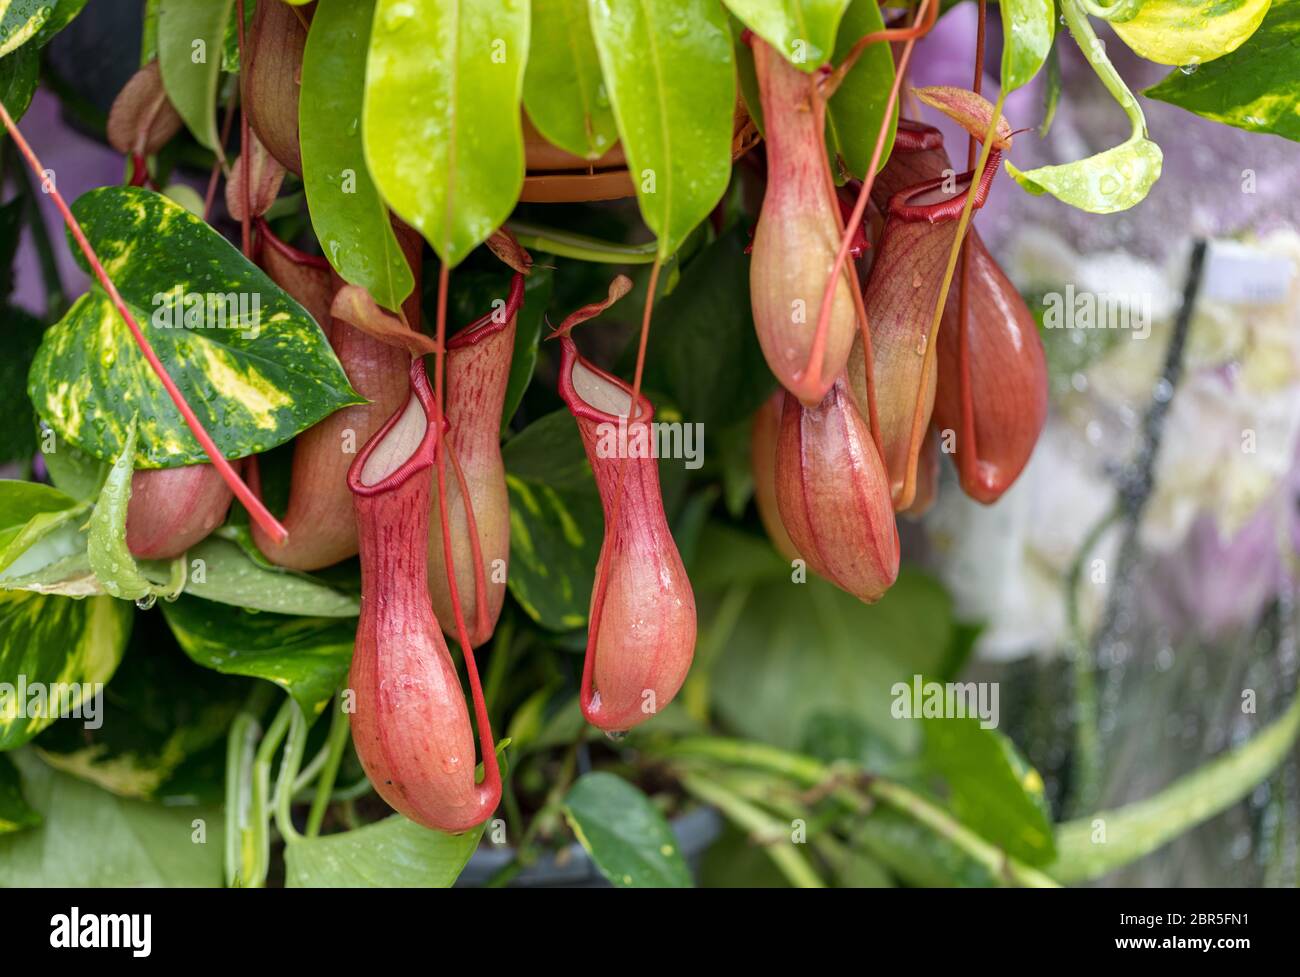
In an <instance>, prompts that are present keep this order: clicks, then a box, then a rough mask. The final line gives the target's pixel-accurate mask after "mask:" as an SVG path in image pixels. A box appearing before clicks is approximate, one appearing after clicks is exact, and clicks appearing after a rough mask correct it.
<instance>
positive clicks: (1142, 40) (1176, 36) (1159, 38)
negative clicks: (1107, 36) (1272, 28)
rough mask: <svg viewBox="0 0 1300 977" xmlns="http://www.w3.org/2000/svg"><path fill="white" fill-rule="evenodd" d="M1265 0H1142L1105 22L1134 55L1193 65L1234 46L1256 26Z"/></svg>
mask: <svg viewBox="0 0 1300 977" xmlns="http://www.w3.org/2000/svg"><path fill="white" fill-rule="evenodd" d="M1270 2H1271V0H1145V2H1144V3H1143V4H1142V6H1141V8H1140V9H1139V10H1138V12H1137V14H1136V16H1134V17H1133V18H1132V19H1131V20H1114V21H1112V22H1111V27H1113V28H1114V29H1115V33H1116V34H1118V35H1119V36H1120V39H1121V40H1123V42H1124V43H1125V44H1127V45H1128V46H1129V47H1130V48H1132V49H1133V52H1134V53H1135V54H1139V55H1141V56H1142V57H1144V58H1146V59H1147V60H1148V61H1154V62H1156V63H1157V64H1172V65H1195V64H1200V63H1202V62H1206V61H1213V60H1214V59H1215V58H1221V57H1223V56H1224V55H1225V54H1228V53H1229V52H1232V51H1235V50H1237V48H1239V47H1241V45H1242V44H1244V43H1245V42H1246V40H1247V39H1248V38H1249V37H1250V36H1251V35H1252V34H1254V33H1255V31H1256V30H1257V29H1258V28H1259V25H1260V22H1261V21H1263V19H1264V15H1265V14H1266V13H1268V8H1269V3H1270Z"/></svg>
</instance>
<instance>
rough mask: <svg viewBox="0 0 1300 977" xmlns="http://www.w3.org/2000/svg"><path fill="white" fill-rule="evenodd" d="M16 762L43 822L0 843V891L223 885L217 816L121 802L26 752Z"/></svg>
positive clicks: (201, 810)
mask: <svg viewBox="0 0 1300 977" xmlns="http://www.w3.org/2000/svg"><path fill="white" fill-rule="evenodd" d="M15 762H16V763H17V764H18V767H19V769H20V770H21V771H22V776H23V790H24V792H25V793H26V795H27V799H28V800H29V801H30V802H31V804H32V807H34V808H35V809H36V810H37V811H39V812H40V813H41V815H42V817H43V819H44V823H43V824H41V825H40V826H39V827H37V828H33V829H31V830H28V831H19V832H16V833H15V834H12V835H9V836H7V837H3V838H0V886H3V887H6V888H11V887H16V888H38V887H39V888H45V887H74V888H91V887H133V886H135V887H139V886H153V887H162V886H176V887H196V886H219V885H221V859H222V845H221V824H222V818H221V811H220V809H219V808H215V807H189V808H186V807H165V806H163V805H161V804H151V803H149V802H147V801H136V800H123V799H122V798H119V797H114V796H113V795H112V794H110V793H108V792H107V791H104V790H100V789H99V788H98V787H95V786H93V785H91V784H88V783H85V782H83V781H81V780H78V779H76V778H75V777H70V776H68V775H67V774H62V773H58V772H57V771H55V770H52V769H50V767H48V766H47V765H46V764H44V763H42V762H40V760H39V759H37V758H36V756H34V755H33V754H31V753H30V752H29V751H26V750H24V751H21V752H20V753H19V754H18V755H16V757H15Z"/></svg>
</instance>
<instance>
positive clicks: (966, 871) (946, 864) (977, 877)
mask: <svg viewBox="0 0 1300 977" xmlns="http://www.w3.org/2000/svg"><path fill="white" fill-rule="evenodd" d="M852 840H853V846H854V847H855V848H857V849H859V850H861V851H864V852H868V853H870V854H871V855H872V856H874V857H875V858H876V859H877V860H879V861H880V863H881V864H883V865H885V866H886V867H888V868H889V869H890V870H891V871H893V873H894V874H895V875H897V876H898V877H899V878H900V879H902V880H903V881H904V882H906V883H907V884H909V885H913V886H920V887H924V888H947V887H957V888H980V889H983V888H991V887H995V886H1000V885H1005V882H1004V881H1003V880H1001V879H999V878H995V877H994V876H993V875H991V874H990V873H989V871H988V869H987V868H985V867H984V866H983V865H981V864H980V863H979V862H977V861H976V860H975V859H973V858H971V857H970V856H969V855H968V854H967V853H966V852H965V851H963V850H962V849H961V848H959V847H958V846H957V845H955V844H954V843H953V842H951V841H949V840H948V839H946V838H944V837H943V836H942V835H939V834H936V833H935V832H933V831H931V830H930V829H929V828H927V827H926V826H925V825H922V824H919V823H917V822H916V821H914V820H913V819H912V818H909V817H908V816H907V815H905V814H902V813H900V812H898V811H895V810H894V809H893V808H889V807H884V806H881V807H877V808H876V809H875V810H874V811H872V813H871V815H870V816H869V817H867V818H864V819H863V820H862V821H861V822H860V823H859V824H858V826H857V827H856V828H855V829H854V831H853V834H852Z"/></svg>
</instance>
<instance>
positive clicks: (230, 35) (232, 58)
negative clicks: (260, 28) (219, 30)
mask: <svg viewBox="0 0 1300 977" xmlns="http://www.w3.org/2000/svg"><path fill="white" fill-rule="evenodd" d="M237 10H238V8H237V7H236V8H234V9H233V10H232V11H231V16H230V19H229V20H227V21H226V34H225V36H224V37H223V38H222V39H221V70H222V71H225V72H228V73H230V74H238V73H239V18H238V17H236V16H235V12H236V11H237ZM256 13H257V0H244V37H245V39H247V37H248V32H249V31H250V30H252V29H253V15H254V14H256Z"/></svg>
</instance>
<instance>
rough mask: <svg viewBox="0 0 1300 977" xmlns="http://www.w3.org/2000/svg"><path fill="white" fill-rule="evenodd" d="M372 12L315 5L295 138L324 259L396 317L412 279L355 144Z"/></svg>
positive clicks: (352, 2)
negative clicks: (394, 313) (299, 144)
mask: <svg viewBox="0 0 1300 977" xmlns="http://www.w3.org/2000/svg"><path fill="white" fill-rule="evenodd" d="M374 9H375V4H374V0H319V2H318V3H317V4H316V12H315V14H314V15H313V16H312V22H311V30H310V31H308V33H307V48H306V50H305V51H304V52H303V56H302V96H301V98H300V99H299V102H298V135H299V139H300V140H301V143H302V178H303V186H304V189H305V190H306V191H307V207H308V209H309V211H310V212H311V222H312V227H313V228H314V229H315V231H316V237H317V239H319V241H320V243H321V249H322V250H323V251H324V252H325V257H327V258H328V259H329V261H330V264H332V265H333V266H334V270H335V271H337V272H338V273H339V275H340V276H341V277H342V278H343V279H344V280H345V281H347V282H350V283H351V284H353V285H360V286H361V287H362V288H364V289H366V290H367V291H368V292H370V294H371V296H373V298H374V300H375V301H376V302H378V303H379V304H380V305H382V306H383V307H384V308H386V309H388V310H389V311H392V312H396V311H397V310H398V308H400V306H401V304H402V301H403V300H404V299H405V298H406V297H407V296H408V295H410V294H411V289H413V288H414V287H415V279H414V277H413V276H412V275H411V269H410V266H409V265H407V263H406V258H405V256H404V255H403V254H402V249H401V247H400V246H399V245H398V243H397V236H396V235H395V234H394V233H393V226H392V224H391V222H390V221H389V216H388V208H387V207H385V206H384V202H383V201H382V200H380V199H379V191H378V190H376V189H375V184H374V181H373V180H371V179H370V171H369V170H368V169H367V168H366V158H365V148H364V146H363V145H362V140H361V108H362V104H361V103H362V98H363V95H364V91H365V78H366V48H367V45H368V43H369V40H370V24H371V21H372V20H373V19H374Z"/></svg>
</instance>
